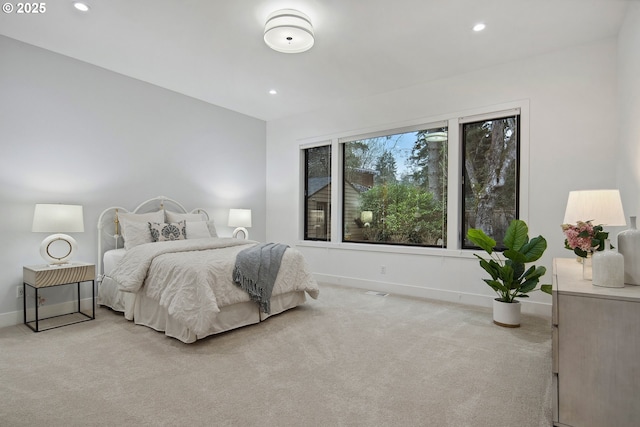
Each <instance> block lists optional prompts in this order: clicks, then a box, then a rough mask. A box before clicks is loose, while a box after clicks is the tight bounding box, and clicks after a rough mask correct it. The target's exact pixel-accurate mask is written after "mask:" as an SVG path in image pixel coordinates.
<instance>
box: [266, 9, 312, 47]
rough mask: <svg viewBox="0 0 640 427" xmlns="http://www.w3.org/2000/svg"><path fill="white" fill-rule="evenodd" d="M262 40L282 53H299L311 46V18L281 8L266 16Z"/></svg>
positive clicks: (295, 11)
mask: <svg viewBox="0 0 640 427" xmlns="http://www.w3.org/2000/svg"><path fill="white" fill-rule="evenodd" d="M264 42H265V43H266V44H267V46H269V47H270V48H271V49H273V50H275V51H278V52H283V53H301V52H305V51H307V50H309V49H311V47H312V46H313V43H314V34H313V26H312V25H311V19H309V17H308V16H307V15H305V14H304V13H302V12H299V11H297V10H293V9H282V10H278V11H276V12H273V13H272V14H270V15H269V16H268V17H267V22H266V24H265V25H264Z"/></svg>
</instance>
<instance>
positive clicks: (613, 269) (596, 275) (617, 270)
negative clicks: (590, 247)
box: [593, 239, 624, 288]
mask: <svg viewBox="0 0 640 427" xmlns="http://www.w3.org/2000/svg"><path fill="white" fill-rule="evenodd" d="M610 247H611V243H610V241H609V239H606V240H605V241H604V250H603V251H598V252H596V253H594V254H593V284H594V285H595V286H603V287H605V288H624V257H623V256H622V255H621V254H619V253H618V252H617V251H614V250H611V249H610Z"/></svg>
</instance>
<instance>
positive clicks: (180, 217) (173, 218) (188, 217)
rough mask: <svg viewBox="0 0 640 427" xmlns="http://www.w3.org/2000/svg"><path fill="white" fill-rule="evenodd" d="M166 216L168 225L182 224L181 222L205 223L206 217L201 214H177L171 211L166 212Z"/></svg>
mask: <svg viewBox="0 0 640 427" xmlns="http://www.w3.org/2000/svg"><path fill="white" fill-rule="evenodd" d="M164 215H165V217H166V219H167V222H168V223H172V222H180V221H204V218H205V217H204V216H203V215H202V214H199V213H195V214H191V213H177V212H171V211H164Z"/></svg>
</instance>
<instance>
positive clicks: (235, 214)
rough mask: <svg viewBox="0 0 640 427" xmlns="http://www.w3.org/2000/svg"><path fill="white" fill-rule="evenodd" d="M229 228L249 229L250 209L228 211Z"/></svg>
mask: <svg viewBox="0 0 640 427" xmlns="http://www.w3.org/2000/svg"><path fill="white" fill-rule="evenodd" d="M227 225H228V226H229V227H251V209H229V222H228V224H227Z"/></svg>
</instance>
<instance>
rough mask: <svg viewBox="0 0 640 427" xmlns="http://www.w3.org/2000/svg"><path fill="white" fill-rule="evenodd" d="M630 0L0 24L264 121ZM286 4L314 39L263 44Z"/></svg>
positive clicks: (607, 31) (150, 8)
mask: <svg viewBox="0 0 640 427" xmlns="http://www.w3.org/2000/svg"><path fill="white" fill-rule="evenodd" d="M629 1H634V0H393V1H390V0H288V1H286V0H224V1H222V0H134V1H132V0H86V3H87V4H89V5H90V7H91V9H90V11H89V12H88V13H84V14H83V13H80V12H78V11H77V10H75V9H74V8H73V6H72V1H71V0H56V1H50V2H47V3H46V8H47V9H46V12H45V13H43V14H40V15H33V14H31V15H25V14H22V15H19V14H16V13H15V12H14V13H11V14H7V13H2V14H0V34H2V35H5V36H7V37H11V38H13V39H16V40H20V41H23V42H26V43H29V44H32V45H35V46H39V47H42V48H45V49H48V50H51V51H53V52H57V53H60V54H63V55H67V56H70V57H72V58H76V59H79V60H81V61H85V62H88V63H90V64H95V65H97V66H100V67H103V68H106V69H108V70H112V71H115V72H117V73H121V74H124V75H126V76H130V77H133V78H136V79H139V80H142V81H145V82H149V83H152V84H154V85H157V86H161V87H164V88H167V89H170V90H173V91H176V92H179V93H182V94H185V95H188V96H191V97H194V98H197V99H200V100H203V101H206V102H208V103H211V104H215V105H219V106H222V107H225V108H228V109H231V110H234V111H237V112H240V113H244V114H247V115H249V116H253V117H257V118H260V119H262V120H266V121H269V120H275V119H278V118H282V117H287V116H291V115H295V114H298V113H301V112H307V111H312V110H314V109H317V108H321V107H323V106H327V105H332V104H334V103H336V102H339V101H340V100H342V99H353V98H362V97H366V96H369V95H373V94H379V93H384V92H389V91H394V90H397V89H400V88H405V87H408V86H412V85H416V84H420V83H425V82H429V81H433V80H437V79H440V78H443V77H446V76H450V75H456V74H462V73H466V72H469V71H472V70H475V69H480V68H485V67H489V66H494V65H497V64H500V63H506V62H510V61H514V60H518V59H521V58H525V57H529V56H534V55H539V54H543V53H546V52H550V51H555V50H559V49H564V48H566V47H570V46H575V45H580V44H587V43H591V42H594V41H596V40H601V39H604V38H609V37H615V36H616V35H617V34H618V30H619V28H620V26H621V24H622V21H623V19H624V14H625V11H626V8H627V4H628V3H629ZM283 8H294V9H297V10H300V11H302V12H304V13H305V14H307V15H308V16H309V17H310V18H311V20H312V22H313V26H314V30H315V34H316V43H315V45H314V46H313V48H312V49H311V50H309V51H307V52H304V53H300V54H286V53H279V52H276V51H273V50H271V49H270V48H269V47H267V46H266V45H265V43H264V41H263V39H262V36H263V30H264V23H265V20H266V17H267V15H269V14H270V13H271V12H273V11H275V10H279V9H283ZM477 22H484V23H485V24H486V25H487V28H486V29H485V30H484V31H482V32H479V33H476V32H474V31H473V30H472V27H473V25H474V24H476V23H477ZM0 60H1V58H0ZM270 89H276V90H277V91H278V93H277V94H276V95H270V94H269V90H270Z"/></svg>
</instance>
